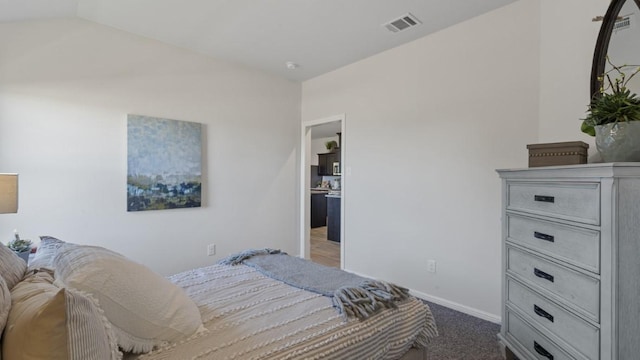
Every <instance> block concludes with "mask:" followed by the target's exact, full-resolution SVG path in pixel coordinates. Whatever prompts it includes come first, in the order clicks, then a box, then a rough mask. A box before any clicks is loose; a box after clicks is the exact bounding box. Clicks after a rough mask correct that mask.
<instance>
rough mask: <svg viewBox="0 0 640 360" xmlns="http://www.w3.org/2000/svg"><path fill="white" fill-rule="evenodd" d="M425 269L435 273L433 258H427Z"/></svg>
mask: <svg viewBox="0 0 640 360" xmlns="http://www.w3.org/2000/svg"><path fill="white" fill-rule="evenodd" d="M427 271H428V272H432V273H435V272H436V261H435V260H427Z"/></svg>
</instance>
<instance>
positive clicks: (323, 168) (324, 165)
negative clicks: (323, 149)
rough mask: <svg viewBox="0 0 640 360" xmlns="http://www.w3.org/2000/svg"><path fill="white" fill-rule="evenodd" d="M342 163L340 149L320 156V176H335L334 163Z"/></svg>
mask: <svg viewBox="0 0 640 360" xmlns="http://www.w3.org/2000/svg"><path fill="white" fill-rule="evenodd" d="M334 162H337V163H339V162H340V149H338V150H335V151H334V152H330V153H325V154H318V175H333V163H334Z"/></svg>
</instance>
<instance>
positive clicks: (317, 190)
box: [311, 188, 331, 195]
mask: <svg viewBox="0 0 640 360" xmlns="http://www.w3.org/2000/svg"><path fill="white" fill-rule="evenodd" d="M330 190H331V189H328V188H311V194H312V195H316V194H328V193H329V191H330Z"/></svg>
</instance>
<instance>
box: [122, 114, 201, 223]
mask: <svg viewBox="0 0 640 360" xmlns="http://www.w3.org/2000/svg"><path fill="white" fill-rule="evenodd" d="M201 133H202V125H201V124H199V123H194V122H188V121H179V120H170V119H163V118H157V117H150V116H141V115H128V116H127V155H128V158H127V211H144V210H164V209H177V208H191V207H200V205H201V193H202V140H201V139H202V134H201Z"/></svg>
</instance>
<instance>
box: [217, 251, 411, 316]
mask: <svg viewBox="0 0 640 360" xmlns="http://www.w3.org/2000/svg"><path fill="white" fill-rule="evenodd" d="M220 263H221V264H225V265H237V264H240V263H243V264H246V265H249V266H251V267H253V268H256V269H257V270H258V271H260V272H261V273H263V274H265V275H267V276H269V277H270V278H272V279H276V280H280V281H283V282H285V283H287V284H289V285H291V286H295V287H297V288H300V289H304V290H307V291H311V292H315V293H318V294H321V295H324V296H328V297H331V298H332V302H333V306H334V307H335V308H336V309H337V310H338V313H340V314H342V315H344V317H345V319H346V318H348V317H356V318H358V319H361V320H362V319H366V318H367V317H369V316H371V315H373V314H375V313H376V312H378V311H379V310H380V309H384V308H395V307H396V303H397V302H399V301H402V300H405V299H407V298H408V297H409V290H408V289H405V288H403V287H400V286H397V285H394V284H390V283H387V282H384V281H378V280H372V279H368V278H364V277H362V276H358V275H355V274H352V273H348V272H346V271H342V270H340V269H336V268H333V267H328V266H324V265H320V264H316V263H313V262H311V261H308V260H304V259H301V258H299V257H294V256H289V255H287V254H286V253H283V252H281V251H280V250H275V249H251V250H246V251H243V252H241V253H239V254H235V255H231V256H229V257H227V258H225V259H222V260H220Z"/></svg>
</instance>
